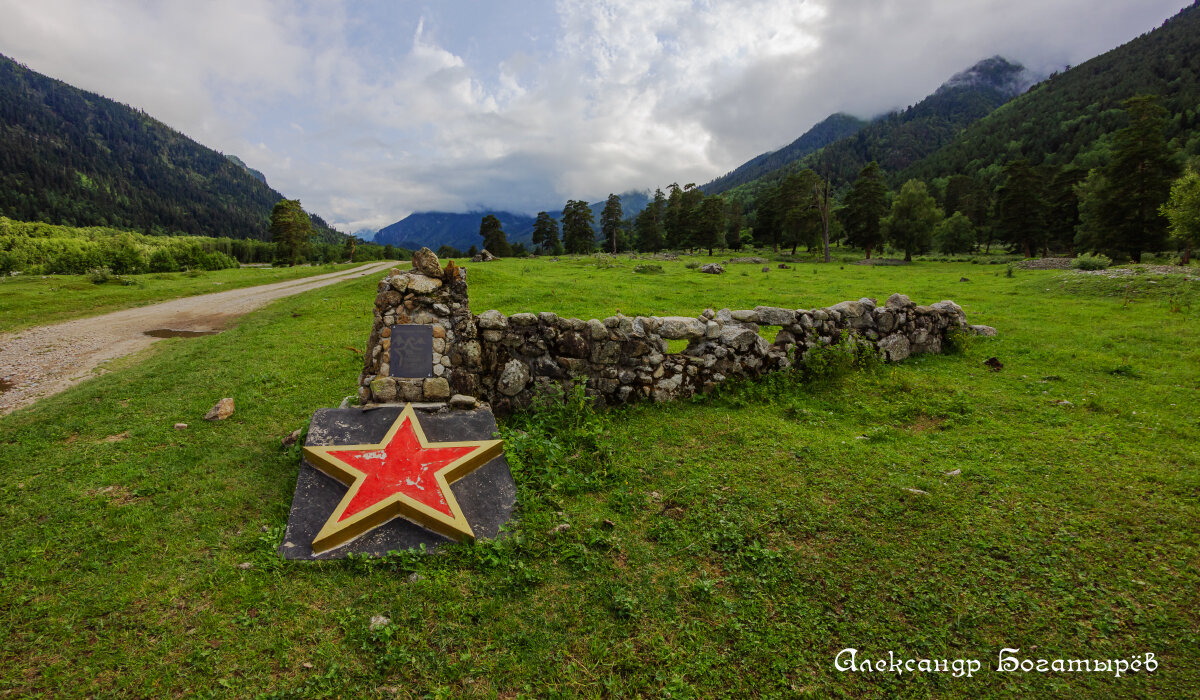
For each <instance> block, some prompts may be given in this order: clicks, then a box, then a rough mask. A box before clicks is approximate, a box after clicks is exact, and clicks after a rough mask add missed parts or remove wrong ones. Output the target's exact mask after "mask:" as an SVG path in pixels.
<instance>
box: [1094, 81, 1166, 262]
mask: <svg viewBox="0 0 1200 700" xmlns="http://www.w3.org/2000/svg"><path fill="white" fill-rule="evenodd" d="M1122 104H1123V106H1124V107H1125V112H1126V113H1127V114H1128V115H1129V125H1128V126H1126V127H1125V128H1123V129H1121V130H1119V131H1117V133H1116V135H1115V136H1114V139H1113V157H1112V160H1111V161H1109V163H1108V165H1107V166H1105V168H1104V175H1105V177H1106V179H1107V180H1108V188H1107V189H1106V190H1105V191H1104V193H1103V194H1102V197H1103V198H1104V199H1105V200H1107V201H1106V204H1105V207H1104V208H1105V209H1106V210H1107V213H1108V216H1109V217H1110V219H1109V222H1108V224H1109V226H1110V227H1111V229H1112V230H1111V240H1112V242H1113V243H1114V244H1115V245H1116V246H1117V247H1118V248H1119V249H1120V250H1122V251H1123V252H1125V253H1127V254H1128V256H1129V257H1130V258H1132V259H1133V260H1134V261H1135V262H1136V261H1140V260H1141V259H1142V251H1145V250H1162V249H1163V248H1164V247H1165V246H1166V238H1167V220H1166V219H1165V218H1164V217H1163V216H1162V215H1161V214H1160V213H1159V208H1160V207H1161V206H1162V205H1163V203H1164V202H1166V201H1167V198H1168V197H1169V196H1170V193H1171V182H1172V180H1174V179H1175V176H1176V175H1177V174H1178V172H1179V169H1178V166H1177V165H1176V163H1175V162H1174V159H1173V157H1172V156H1173V155H1174V153H1173V151H1172V149H1171V147H1170V146H1169V145H1168V144H1167V140H1166V138H1165V137H1164V135H1163V132H1164V129H1165V128H1166V124H1167V111H1166V110H1165V109H1163V108H1162V106H1161V105H1160V104H1159V100H1158V97H1157V96H1155V95H1139V96H1137V97H1132V98H1130V99H1128V100H1125V102H1123V103H1122Z"/></svg>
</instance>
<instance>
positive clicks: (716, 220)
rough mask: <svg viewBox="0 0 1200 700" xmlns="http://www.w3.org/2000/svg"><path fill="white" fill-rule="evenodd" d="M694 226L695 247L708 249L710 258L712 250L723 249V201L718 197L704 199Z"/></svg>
mask: <svg viewBox="0 0 1200 700" xmlns="http://www.w3.org/2000/svg"><path fill="white" fill-rule="evenodd" d="M696 225H697V229H696V245H697V246H699V247H701V248H708V254H709V255H710V256H711V255H712V254H713V249H714V248H724V247H725V200H724V199H722V198H721V196H720V195H713V196H711V197H705V198H704V201H702V202H701V203H700V206H699V211H698V212H697V216H696Z"/></svg>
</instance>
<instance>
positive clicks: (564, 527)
mask: <svg viewBox="0 0 1200 700" xmlns="http://www.w3.org/2000/svg"><path fill="white" fill-rule="evenodd" d="M570 529H571V524H570V523H559V524H558V525H555V526H554V527H552V528H550V529H549V530H547V531H546V534H547V535H557V534H559V533H560V532H566V531H567V530H570Z"/></svg>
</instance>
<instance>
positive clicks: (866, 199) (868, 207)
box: [841, 161, 888, 260]
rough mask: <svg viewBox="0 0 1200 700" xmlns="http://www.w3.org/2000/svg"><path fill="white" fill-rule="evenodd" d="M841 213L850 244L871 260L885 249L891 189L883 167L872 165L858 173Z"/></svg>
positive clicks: (871, 163)
mask: <svg viewBox="0 0 1200 700" xmlns="http://www.w3.org/2000/svg"><path fill="white" fill-rule="evenodd" d="M843 205H844V206H843V207H842V210H841V215H842V216H841V218H842V226H843V227H845V229H846V241H847V242H848V243H849V244H850V245H853V246H857V247H859V248H862V249H863V250H865V251H866V253H867V259H868V260H870V259H871V251H872V250H873V249H875V248H878V247H879V246H881V245H883V229H882V227H881V225H880V221H881V220H882V219H883V217H884V215H886V214H887V211H888V209H887V185H885V184H884V182H883V174H882V173H881V172H880V170H879V164H878V163H876V162H875V161H871V162H870V163H868V164H867V166H866V167H865V168H863V169H862V170H861V171H859V173H858V179H856V180H855V181H854V184H853V185H851V187H850V191H849V192H847V193H846V198H845V200H844V202H843Z"/></svg>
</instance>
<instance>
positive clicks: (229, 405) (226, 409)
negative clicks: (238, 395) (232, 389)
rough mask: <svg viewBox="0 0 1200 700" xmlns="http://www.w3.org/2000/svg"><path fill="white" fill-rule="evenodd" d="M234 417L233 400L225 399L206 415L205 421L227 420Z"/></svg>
mask: <svg viewBox="0 0 1200 700" xmlns="http://www.w3.org/2000/svg"><path fill="white" fill-rule="evenodd" d="M232 415H233V399H231V398H224V399H221V400H220V401H218V402H217V404H216V405H215V406H213V407H212V408H210V409H209V410H208V413H205V414H204V420H225V419H226V418H228V417H230V416H232Z"/></svg>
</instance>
